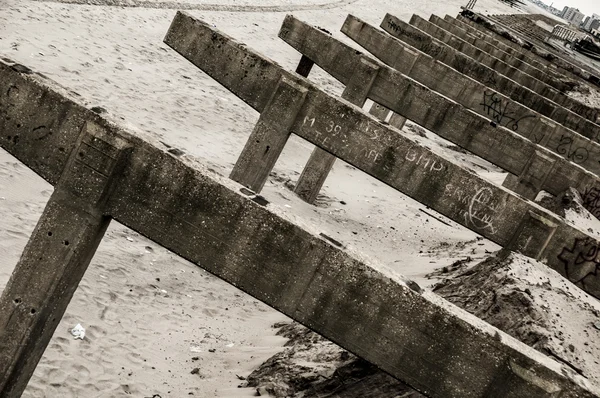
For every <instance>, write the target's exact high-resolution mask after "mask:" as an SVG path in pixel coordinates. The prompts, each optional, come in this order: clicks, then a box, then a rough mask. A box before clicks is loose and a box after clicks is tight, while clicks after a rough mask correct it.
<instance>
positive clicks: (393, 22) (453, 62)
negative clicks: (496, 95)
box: [381, 14, 593, 133]
mask: <svg viewBox="0 0 600 398" xmlns="http://www.w3.org/2000/svg"><path fill="white" fill-rule="evenodd" d="M381 27H382V28H383V29H384V30H385V31H386V32H388V33H389V34H391V35H392V36H394V37H396V38H397V39H399V40H401V41H403V42H405V43H406V44H408V45H411V46H413V47H415V48H416V49H417V50H420V51H423V52H424V53H426V54H428V55H430V56H432V57H433V58H435V59H437V60H438V61H440V62H443V63H445V64H447V65H449V66H451V67H452V68H454V69H456V70H458V71H459V72H461V73H463V74H465V75H467V76H469V77H472V78H473V79H476V80H478V81H480V82H481V83H484V84H485V85H486V86H488V87H492V88H494V89H495V90H497V91H499V92H501V93H502V94H504V95H506V96H508V97H510V98H511V99H513V100H515V101H518V102H521V103H522V104H523V105H525V106H527V107H528V108H531V109H533V110H535V111H537V112H539V113H541V114H542V115H544V116H548V117H550V118H551V119H553V120H556V121H557V122H559V123H561V124H563V125H564V126H565V127H568V128H570V129H573V130H575V131H577V132H579V133H581V132H582V131H585V130H586V128H584V127H580V125H581V126H583V125H585V124H592V121H591V120H588V119H586V117H585V116H582V115H580V114H578V113H577V112H575V111H572V110H570V109H566V108H564V107H563V106H561V105H559V104H557V103H556V102H553V101H551V100H550V99H548V98H546V97H544V96H543V95H540V94H538V93H537V92H535V91H532V90H530V89H528V88H527V87H524V86H523V85H521V84H519V83H518V82H516V81H514V80H511V79H509V78H507V77H506V76H504V75H502V74H500V73H498V72H496V71H494V70H493V69H492V68H489V67H488V66H486V65H483V64H481V63H479V62H477V61H475V60H474V59H473V58H470V57H468V56H466V55H465V54H463V53H461V52H460V51H457V50H455V49H454V48H452V47H450V46H449V45H447V44H445V43H442V42H441V41H439V40H437V39H435V38H433V37H431V36H430V35H428V34H427V33H425V32H423V31H421V30H419V29H417V28H415V27H414V26H412V25H409V24H407V23H406V22H404V21H401V20H400V19H398V18H396V17H394V16H393V15H390V14H387V15H386V16H385V18H384V21H383V22H382V25H381ZM588 116H590V117H592V116H593V115H588Z"/></svg>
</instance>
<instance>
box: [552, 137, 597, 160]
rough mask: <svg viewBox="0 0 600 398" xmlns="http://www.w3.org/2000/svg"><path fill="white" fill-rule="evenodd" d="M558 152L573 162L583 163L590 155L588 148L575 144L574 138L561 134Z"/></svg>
mask: <svg viewBox="0 0 600 398" xmlns="http://www.w3.org/2000/svg"><path fill="white" fill-rule="evenodd" d="M556 152H557V153H558V154H559V155H562V156H564V157H565V158H567V159H569V160H570V161H571V162H573V163H583V162H585V161H586V160H587V159H588V157H589V156H590V153H589V151H588V150H587V149H586V148H584V147H580V146H577V145H575V144H574V141H573V138H572V137H568V136H565V135H561V136H560V140H559V142H558V146H557V147H556Z"/></svg>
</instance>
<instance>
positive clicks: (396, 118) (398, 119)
mask: <svg viewBox="0 0 600 398" xmlns="http://www.w3.org/2000/svg"><path fill="white" fill-rule="evenodd" d="M406 120H407V119H406V118H405V117H404V116H401V115H399V114H397V113H396V112H394V114H393V115H392V117H391V118H390V125H392V126H394V127H396V128H397V129H398V130H402V128H404V124H405V123H406Z"/></svg>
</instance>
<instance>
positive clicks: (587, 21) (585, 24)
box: [581, 15, 592, 30]
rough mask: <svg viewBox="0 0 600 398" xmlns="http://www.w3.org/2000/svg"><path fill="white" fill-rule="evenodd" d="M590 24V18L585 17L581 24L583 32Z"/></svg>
mask: <svg viewBox="0 0 600 398" xmlns="http://www.w3.org/2000/svg"><path fill="white" fill-rule="evenodd" d="M591 23H592V17H590V16H589V15H588V16H587V17H585V19H584V20H583V22H582V23H581V28H582V29H584V30H587V29H586V28H585V27H586V26H588V25H589V24H591Z"/></svg>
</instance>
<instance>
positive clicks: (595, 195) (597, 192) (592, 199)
mask: <svg viewBox="0 0 600 398" xmlns="http://www.w3.org/2000/svg"><path fill="white" fill-rule="evenodd" d="M581 199H582V200H583V207H584V208H585V209H586V210H587V211H589V212H590V213H591V214H592V215H593V216H594V217H596V218H597V219H600V189H598V188H596V187H592V188H587V189H586V190H585V192H583V194H582V195H581Z"/></svg>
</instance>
